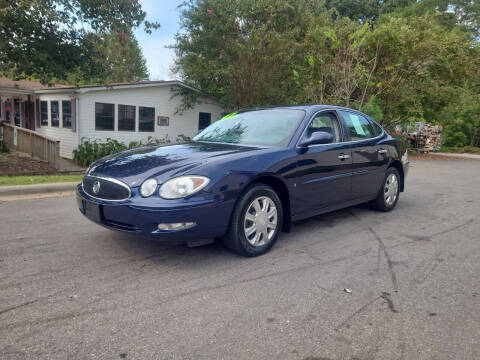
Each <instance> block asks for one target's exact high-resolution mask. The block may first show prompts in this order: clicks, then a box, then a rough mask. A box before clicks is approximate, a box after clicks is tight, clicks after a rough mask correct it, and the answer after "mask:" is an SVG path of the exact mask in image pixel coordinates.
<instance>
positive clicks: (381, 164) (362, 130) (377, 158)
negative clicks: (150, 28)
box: [339, 110, 388, 199]
mask: <svg viewBox="0 0 480 360" xmlns="http://www.w3.org/2000/svg"><path fill="white" fill-rule="evenodd" d="M339 114H340V117H341V120H342V124H343V127H344V130H345V132H346V134H347V136H348V138H349V141H350V144H351V151H352V152H351V154H352V171H353V173H352V198H353V199H362V198H365V199H368V198H373V197H375V196H376V195H377V194H378V191H379V189H380V185H381V184H382V181H383V177H384V175H385V171H386V169H387V166H388V149H387V148H386V147H385V146H382V144H381V140H382V136H381V134H382V133H383V130H382V129H381V128H380V127H379V126H378V125H377V126H376V127H374V126H373V124H372V123H371V122H370V120H369V119H367V117H365V116H363V115H362V114H360V113H357V112H354V111H347V110H339Z"/></svg>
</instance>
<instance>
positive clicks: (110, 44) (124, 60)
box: [66, 31, 148, 85]
mask: <svg viewBox="0 0 480 360" xmlns="http://www.w3.org/2000/svg"><path fill="white" fill-rule="evenodd" d="M84 41H85V42H86V44H85V46H83V48H84V49H85V54H84V55H83V57H84V58H86V59H88V60H87V61H85V62H83V64H80V65H78V66H77V67H76V68H75V69H74V70H73V71H69V72H68V73H67V78H66V82H67V83H69V84H73V85H85V84H99V83H107V84H109V83H118V82H131V81H139V80H145V79H147V78H148V70H147V66H146V61H145V58H144V57H143V54H142V51H141V49H140V47H139V45H138V42H137V40H136V39H135V37H134V35H133V33H132V32H131V31H126V32H119V33H114V32H110V33H107V34H99V33H96V34H93V33H92V34H89V35H88V36H86V37H85V38H84Z"/></svg>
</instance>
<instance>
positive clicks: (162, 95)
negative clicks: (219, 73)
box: [77, 86, 224, 144]
mask: <svg viewBox="0 0 480 360" xmlns="http://www.w3.org/2000/svg"><path fill="white" fill-rule="evenodd" d="M172 94H173V93H172V91H171V86H155V87H146V88H134V89H112V90H101V91H90V92H88V93H85V94H81V95H79V101H78V103H77V105H78V107H79V111H78V119H77V131H78V133H79V139H83V140H86V139H89V140H98V141H105V140H106V139H107V138H112V139H116V140H118V141H121V142H124V143H126V144H128V143H129V142H131V141H146V140H147V139H148V137H154V138H157V139H164V138H166V137H168V139H169V140H170V141H171V142H175V140H176V139H177V137H178V135H186V136H189V137H193V136H194V135H196V134H197V132H198V121H199V119H198V117H199V113H200V112H208V113H211V114H212V122H213V121H216V120H218V119H220V117H221V115H222V112H223V111H224V110H223V109H222V107H220V106H219V105H218V104H216V103H215V102H214V101H213V100H211V99H200V104H197V105H195V107H194V109H190V110H187V111H184V112H183V114H175V111H176V109H177V108H178V107H179V106H180V104H181V100H182V99H181V97H179V96H176V97H173V98H172ZM96 102H99V103H108V104H114V105H115V122H114V123H115V130H113V131H103V130H96V129H95V103H96ZM119 104H121V105H133V106H135V107H136V119H135V131H118V105H119ZM139 106H145V107H153V108H155V130H154V132H139V131H138V124H139V121H138V120H139V117H138V115H139ZM158 116H168V117H169V118H170V119H169V125H168V126H159V125H158V121H157V119H158Z"/></svg>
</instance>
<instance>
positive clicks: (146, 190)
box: [140, 178, 158, 197]
mask: <svg viewBox="0 0 480 360" xmlns="http://www.w3.org/2000/svg"><path fill="white" fill-rule="evenodd" d="M157 185H158V182H157V180H155V179H153V178H150V179H147V180H145V181H144V182H143V184H142V186H140V194H141V195H142V196H143V197H149V196H150V195H152V194H153V193H154V192H155V190H157Z"/></svg>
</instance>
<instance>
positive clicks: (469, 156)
mask: <svg viewBox="0 0 480 360" xmlns="http://www.w3.org/2000/svg"><path fill="white" fill-rule="evenodd" d="M428 154H429V155H433V156H435V155H438V156H447V157H451V158H460V159H475V160H480V155H477V154H466V153H462V154H460V153H458V154H457V153H443V152H431V153H428Z"/></svg>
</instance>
